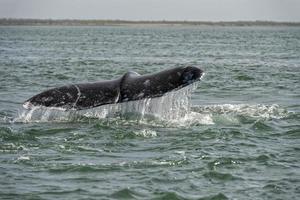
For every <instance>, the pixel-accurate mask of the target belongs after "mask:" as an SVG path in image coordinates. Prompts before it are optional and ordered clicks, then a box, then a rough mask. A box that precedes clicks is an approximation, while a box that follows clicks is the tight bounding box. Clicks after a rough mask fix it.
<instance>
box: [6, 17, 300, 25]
mask: <svg viewBox="0 0 300 200" xmlns="http://www.w3.org/2000/svg"><path fill="white" fill-rule="evenodd" d="M0 25H1V26H122V25H188V26H201V25H206V26H300V22H276V21H224V22H223V21H220V22H210V21H164V20H163V21H127V20H98V19H97V20H78V19H59V20H53V19H11V18H2V19H0Z"/></svg>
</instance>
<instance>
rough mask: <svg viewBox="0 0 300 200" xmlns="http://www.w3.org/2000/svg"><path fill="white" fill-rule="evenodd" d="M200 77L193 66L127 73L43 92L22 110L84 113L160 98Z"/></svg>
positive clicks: (26, 103)
mask: <svg viewBox="0 0 300 200" xmlns="http://www.w3.org/2000/svg"><path fill="white" fill-rule="evenodd" d="M202 75H203V71H202V70H201V69H200V68H198V67H192V66H187V67H176V68H171V69H167V70H164V71H161V72H157V73H153V74H146V75H140V74H138V73H136V72H127V73H126V74H124V75H123V76H121V77H119V78H117V79H114V80H107V81H98V82H93V83H80V84H71V85H66V86H62V87H57V88H53V89H49V90H46V91H44V92H41V93H39V94H37V95H35V96H33V97H31V98H30V99H28V100H27V101H25V103H24V104H23V107H24V108H26V109H30V108H32V107H33V106H44V107H54V108H61V109H65V110H70V109H74V110H83V109H89V108H93V107H97V106H101V105H105V104H115V103H122V102H127V101H135V100H140V99H144V98H155V97H161V96H163V95H164V94H165V93H167V92H170V91H173V90H178V89H180V88H182V87H185V86H187V85H190V84H192V83H194V82H195V81H199V80H200V78H201V77H202Z"/></svg>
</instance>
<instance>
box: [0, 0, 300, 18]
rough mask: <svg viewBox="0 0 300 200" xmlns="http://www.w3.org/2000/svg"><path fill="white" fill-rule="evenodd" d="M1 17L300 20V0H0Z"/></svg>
mask: <svg viewBox="0 0 300 200" xmlns="http://www.w3.org/2000/svg"><path fill="white" fill-rule="evenodd" d="M0 18H35V19H112V20H115V19H120V20H180V21H183V20H188V21H243V20H245V21H254V20H266V21H291V22H300V0H0Z"/></svg>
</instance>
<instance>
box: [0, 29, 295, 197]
mask: <svg viewBox="0 0 300 200" xmlns="http://www.w3.org/2000/svg"><path fill="white" fill-rule="evenodd" d="M178 66H198V67H200V68H201V69H203V70H204V72H205V76H204V77H203V79H202V80H201V81H199V82H198V83H197V84H194V85H191V86H189V87H187V88H184V89H182V90H179V91H176V92H171V93H168V94H166V95H165V96H163V97H161V98H154V99H145V100H140V101H137V102H129V103H124V104H121V105H108V106H101V107H98V108H95V109H89V110H83V111H78V112H77V111H62V110H53V109H45V108H36V109H32V110H26V109H24V108H23V107H22V104H23V103H24V101H25V100H27V99H28V98H30V97H32V96H33V95H35V94H37V93H39V92H42V91H44V90H46V89H50V88H53V87H57V86H62V85H65V84H70V83H81V82H93V81H98V80H108V79H114V78H117V77H120V76H122V75H123V74H124V73H126V72H127V71H129V70H132V71H136V72H138V73H140V74H147V73H154V72H158V71H161V70H164V69H168V68H172V67H178ZM299 144H300V28H299V27H287V26H274V27H264V26H251V27H230V26H224V27H222V26H149V25H148V26H136V25H135V26H100V27H96V26H86V27H85V26H74V27H72V26H1V27H0V199H157V200H158V199H172V200H173V199H202V200H204V199H205V200H223V199H239V200H241V199H251V200H252V199H284V200H286V199H300V161H299V158H300V145H299Z"/></svg>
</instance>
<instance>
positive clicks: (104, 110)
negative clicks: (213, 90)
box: [15, 83, 197, 122]
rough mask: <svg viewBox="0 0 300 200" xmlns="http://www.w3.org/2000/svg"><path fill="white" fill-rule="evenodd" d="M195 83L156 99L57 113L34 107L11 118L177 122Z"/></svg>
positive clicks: (182, 116) (185, 110)
mask: <svg viewBox="0 0 300 200" xmlns="http://www.w3.org/2000/svg"><path fill="white" fill-rule="evenodd" d="M196 87H197V83H194V84H191V85H189V86H187V87H184V88H182V89H180V90H177V91H173V92H169V93H166V94H165V95H164V96H162V97H158V98H146V99H142V100H138V101H130V102H125V103H120V104H110V105H104V106H100V107H96V108H92V109H87V110H80V111H76V110H68V111H64V110H60V109H56V108H46V107H34V108H32V109H30V110H24V111H22V112H21V113H20V114H19V116H18V117H17V118H16V119H15V121H18V122H47V121H80V120H85V119H86V118H88V119H90V118H97V119H104V118H115V119H130V120H138V121H140V122H142V121H148V120H157V119H158V120H161V121H171V122H173V121H180V120H182V119H185V118H186V116H187V115H188V114H189V113H190V108H191V95H192V92H193V90H194V89H195V88H196Z"/></svg>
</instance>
